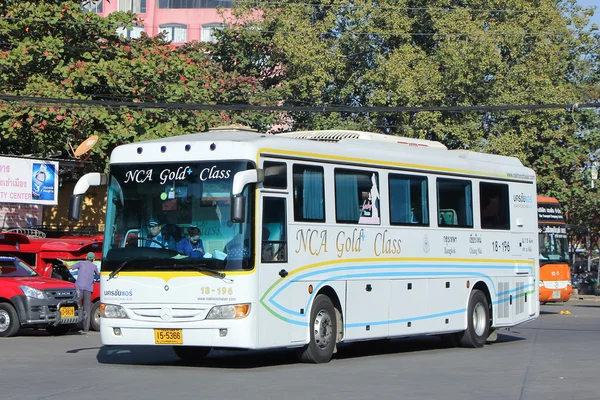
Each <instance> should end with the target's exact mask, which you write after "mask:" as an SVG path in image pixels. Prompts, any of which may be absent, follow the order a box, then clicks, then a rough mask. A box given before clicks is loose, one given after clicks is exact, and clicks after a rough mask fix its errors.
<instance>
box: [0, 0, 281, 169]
mask: <svg viewBox="0 0 600 400" xmlns="http://www.w3.org/2000/svg"><path fill="white" fill-rule="evenodd" d="M0 15H1V18H0V41H1V42H2V50H1V51H0V87H1V88H2V93H3V94H5V95H7V94H8V95H14V96H21V97H37V98H45V99H48V100H47V101H46V102H44V103H42V104H40V103H33V102H30V101H26V100H23V101H2V102H0V124H1V126H2V137H1V138H0V145H1V146H2V149H3V153H5V154H34V155H37V156H42V157H46V156H49V155H51V154H55V153H62V154H63V155H64V154H65V151H66V150H67V149H68V142H69V141H71V142H72V143H74V144H77V143H80V142H82V141H83V140H85V138H87V137H89V136H90V135H92V134H97V135H99V136H100V142H99V146H97V147H96V148H94V152H95V153H94V159H93V160H94V162H93V163H92V164H90V166H89V168H90V169H98V168H100V169H102V168H104V167H105V165H106V160H107V159H106V155H107V154H108V153H109V152H110V151H111V150H112V148H114V146H117V145H119V144H121V143H128V142H131V141H134V140H141V139H150V138H157V137H164V136H170V135H178V134H186V133H194V132H201V131H205V130H207V129H208V128H209V127H211V126H214V125H218V124H223V123H233V122H241V123H245V124H247V125H253V126H257V127H261V128H264V127H265V126H270V125H271V124H272V123H273V118H274V117H273V116H272V115H268V114H263V115H259V114H251V113H235V114H234V113H229V112H198V111H185V110H181V109H173V110H158V109H151V108H147V107H148V105H151V104H152V103H153V102H163V103H174V105H176V104H179V103H184V104H187V103H204V104H234V103H240V102H241V103H253V102H260V101H261V98H260V92H261V84H260V82H259V81H258V80H257V79H256V78H254V77H252V76H243V75H241V74H239V73H238V72H237V71H224V70H223V69H222V68H221V66H220V64H219V63H217V62H215V61H214V60H212V59H211V57H210V56H209V55H207V54H206V52H205V51H204V48H203V47H202V44H201V43H192V44H188V45H186V46H182V47H175V46H173V45H171V44H169V43H168V42H166V41H165V40H164V38H163V37H161V36H158V37H154V38H149V37H147V36H143V37H142V38H141V39H139V40H128V39H125V38H123V37H121V36H120V35H118V34H117V28H119V27H121V28H123V29H131V27H132V25H133V24H136V23H139V22H140V21H139V20H138V19H137V17H136V16H135V15H134V14H132V13H124V12H117V13H112V14H110V15H109V16H107V17H106V18H102V17H100V16H98V15H96V14H95V13H91V12H89V13H85V12H84V11H83V9H82V7H81V6H80V4H78V2H75V1H64V0H63V1H57V0H52V1H44V2H21V1H12V0H11V1H5V2H3V3H2V4H0ZM63 99H79V100H99V101H101V102H102V104H99V105H98V106H81V105H69V104H65V103H63V102H62V100H63ZM123 102H136V103H139V104H140V107H139V108H136V107H131V106H130V107H121V106H120V104H119V103H123Z"/></svg>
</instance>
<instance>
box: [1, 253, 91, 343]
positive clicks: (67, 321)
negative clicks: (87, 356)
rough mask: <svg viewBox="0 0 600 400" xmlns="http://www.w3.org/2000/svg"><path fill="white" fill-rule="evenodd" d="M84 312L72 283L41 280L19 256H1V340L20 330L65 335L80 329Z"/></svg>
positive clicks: (48, 279)
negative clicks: (82, 312) (38, 330)
mask: <svg viewBox="0 0 600 400" xmlns="http://www.w3.org/2000/svg"><path fill="white" fill-rule="evenodd" d="M81 310H82V309H81V300H80V295H79V290H77V289H76V288H75V285H74V284H73V283H71V282H67V281H62V280H59V279H53V278H46V277H42V276H40V275H39V274H38V273H37V272H35V271H34V270H33V269H32V268H30V267H29V265H27V264H25V263H24V262H23V261H21V260H20V259H18V258H16V257H0V337H8V336H13V335H15V334H16V333H17V331H18V330H19V329H20V328H45V329H46V330H47V331H48V333H50V334H52V335H63V334H65V333H67V332H68V331H70V330H71V329H74V328H76V327H77V324H78V323H79V321H80V320H81Z"/></svg>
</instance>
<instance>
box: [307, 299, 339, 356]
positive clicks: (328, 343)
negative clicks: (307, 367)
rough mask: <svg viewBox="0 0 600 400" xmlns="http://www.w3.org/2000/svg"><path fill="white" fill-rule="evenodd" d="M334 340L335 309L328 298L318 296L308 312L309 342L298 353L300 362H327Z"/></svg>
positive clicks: (335, 332)
mask: <svg viewBox="0 0 600 400" xmlns="http://www.w3.org/2000/svg"><path fill="white" fill-rule="evenodd" d="M336 339H337V319H336V315H335V308H334V307H333V303H332V302H331V299H330V298H329V297H327V296H325V295H323V294H320V295H318V296H317V297H316V298H315V302H314V303H313V306H312V309H311V312H310V342H309V343H308V345H306V346H305V347H303V348H302V349H301V350H300V351H299V353H298V356H299V359H300V361H302V362H306V363H313V364H320V363H326V362H329V360H331V357H332V356H333V352H334V350H335V346H336Z"/></svg>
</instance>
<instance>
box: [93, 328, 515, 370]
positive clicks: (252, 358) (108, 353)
mask: <svg viewBox="0 0 600 400" xmlns="http://www.w3.org/2000/svg"><path fill="white" fill-rule="evenodd" d="M519 340H524V339H523V338H520V337H517V336H513V335H510V334H499V335H498V340H497V341H496V342H493V343H490V344H488V345H493V346H497V345H501V344H502V343H510V342H515V341H519ZM452 347H453V346H451V345H449V344H447V342H445V341H443V340H440V338H439V337H437V336H419V337H414V338H404V339H390V340H377V341H368V342H358V343H349V344H341V345H339V348H338V352H337V353H336V354H334V356H333V360H336V359H337V360H345V359H353V358H362V357H371V356H378V355H386V354H388V355H393V354H403V353H413V352H427V351H436V350H450V349H452ZM462 350H465V349H460V348H457V349H455V351H462ZM96 359H97V360H98V362H99V363H101V364H116V365H171V366H179V367H202V368H223V369H252V368H267V367H274V366H283V365H290V364H297V363H298V359H297V357H296V350H294V349H279V350H260V351H258V350H257V351H241V350H236V351H231V350H213V351H211V352H210V354H209V355H208V357H206V358H205V359H203V360H200V361H198V362H189V361H183V360H181V359H179V357H177V356H176V355H175V353H174V352H173V350H172V349H171V347H168V346H165V347H163V346H103V347H101V348H100V350H99V351H98V355H97V356H96Z"/></svg>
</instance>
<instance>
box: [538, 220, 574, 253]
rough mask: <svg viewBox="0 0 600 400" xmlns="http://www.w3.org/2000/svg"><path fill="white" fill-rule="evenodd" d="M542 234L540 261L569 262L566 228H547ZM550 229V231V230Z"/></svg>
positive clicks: (540, 239)
mask: <svg viewBox="0 0 600 400" xmlns="http://www.w3.org/2000/svg"><path fill="white" fill-rule="evenodd" d="M545 228H546V229H543V230H542V232H541V233H540V238H539V243H540V260H542V261H559V262H568V260H569V253H568V249H567V235H566V233H564V232H563V231H564V227H562V228H561V227H555V228H554V229H552V227H549V226H547V227H545ZM549 228H550V229H549Z"/></svg>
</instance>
